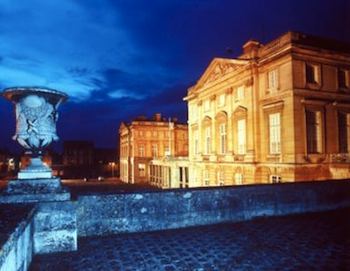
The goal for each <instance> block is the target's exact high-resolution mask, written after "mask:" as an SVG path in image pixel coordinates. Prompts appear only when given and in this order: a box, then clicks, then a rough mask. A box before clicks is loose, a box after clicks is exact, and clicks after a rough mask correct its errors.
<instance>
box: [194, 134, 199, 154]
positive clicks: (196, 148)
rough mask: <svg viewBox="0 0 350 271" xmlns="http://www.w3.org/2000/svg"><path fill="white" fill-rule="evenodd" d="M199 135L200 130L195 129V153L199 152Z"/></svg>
mask: <svg viewBox="0 0 350 271" xmlns="http://www.w3.org/2000/svg"><path fill="white" fill-rule="evenodd" d="M198 147H199V136H198V130H195V131H194V154H198V153H199V149H198Z"/></svg>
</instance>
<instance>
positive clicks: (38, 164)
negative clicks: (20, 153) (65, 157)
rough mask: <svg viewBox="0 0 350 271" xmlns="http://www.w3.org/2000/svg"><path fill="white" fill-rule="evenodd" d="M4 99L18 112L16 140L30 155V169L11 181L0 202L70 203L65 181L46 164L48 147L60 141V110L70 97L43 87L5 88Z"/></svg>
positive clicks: (22, 170) (14, 137) (23, 170)
mask: <svg viewBox="0 0 350 271" xmlns="http://www.w3.org/2000/svg"><path fill="white" fill-rule="evenodd" d="M2 96H3V97H4V98H6V99H7V100H9V101H11V102H12V103H13V104H14V106H15V113H16V134H15V135H14V136H13V139H14V140H16V141H17V142H18V143H19V144H20V145H21V146H22V147H23V148H25V150H26V154H29V155H30V157H31V161H30V163H29V166H28V167H26V168H24V169H21V170H20V171H19V173H18V176H17V179H16V180H10V181H9V183H8V186H7V189H6V191H5V193H3V196H2V197H1V198H0V202H4V201H5V202H37V201H62V200H69V199H70V193H69V192H68V191H66V190H65V189H64V188H63V187H62V186H61V180H60V179H59V178H57V177H54V176H53V175H52V170H51V169H50V168H49V167H48V166H47V165H45V164H44V163H43V161H42V154H43V152H44V150H45V148H46V147H47V146H48V145H49V144H50V143H51V142H52V141H57V140H58V136H57V134H56V122H57V120H58V112H57V110H58V107H59V105H60V104H61V103H62V102H64V101H65V100H66V99H67V95H66V94H65V93H62V92H60V91H57V90H53V89H48V88H39V87H16V88H8V89H5V90H4V91H3V93H2Z"/></svg>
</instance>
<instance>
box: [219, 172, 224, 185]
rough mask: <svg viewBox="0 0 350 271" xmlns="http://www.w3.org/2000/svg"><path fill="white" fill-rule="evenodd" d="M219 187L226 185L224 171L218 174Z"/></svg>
mask: <svg viewBox="0 0 350 271" xmlns="http://www.w3.org/2000/svg"><path fill="white" fill-rule="evenodd" d="M218 185H220V186H223V185H225V176H224V171H222V170H220V171H219V172H218Z"/></svg>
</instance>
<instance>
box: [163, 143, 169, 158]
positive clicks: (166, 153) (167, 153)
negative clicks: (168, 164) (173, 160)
mask: <svg viewBox="0 0 350 271" xmlns="http://www.w3.org/2000/svg"><path fill="white" fill-rule="evenodd" d="M164 155H165V156H166V155H170V150H169V146H168V145H164Z"/></svg>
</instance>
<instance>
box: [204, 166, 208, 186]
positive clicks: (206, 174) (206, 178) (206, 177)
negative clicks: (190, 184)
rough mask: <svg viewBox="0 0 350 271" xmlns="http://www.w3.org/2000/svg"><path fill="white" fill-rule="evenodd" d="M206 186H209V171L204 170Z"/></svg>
mask: <svg viewBox="0 0 350 271" xmlns="http://www.w3.org/2000/svg"><path fill="white" fill-rule="evenodd" d="M204 185H205V186H209V170H207V169H206V170H204Z"/></svg>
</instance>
